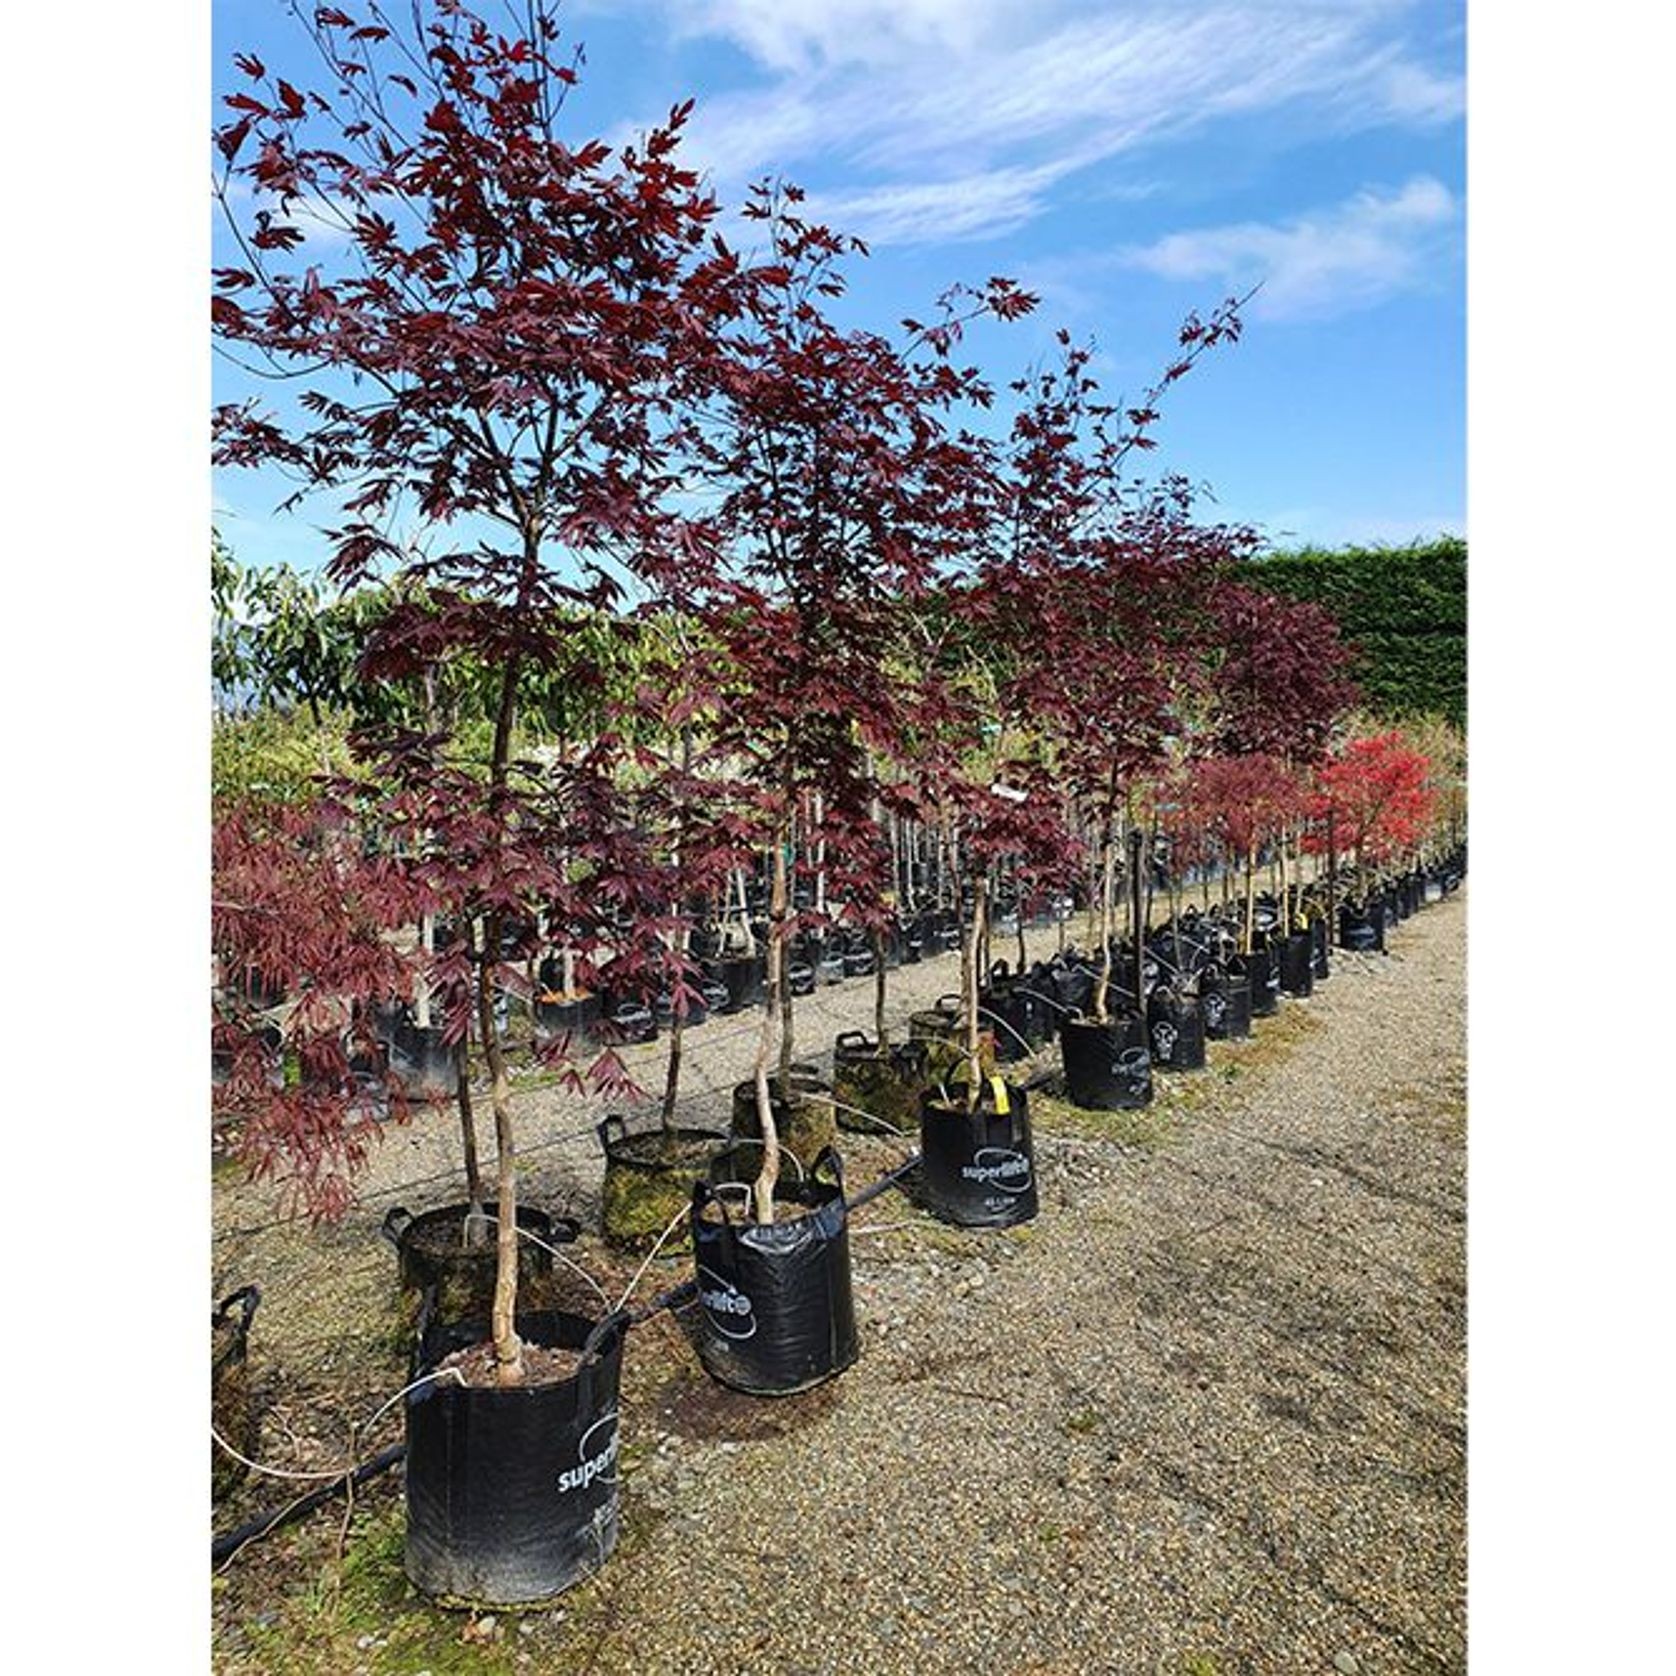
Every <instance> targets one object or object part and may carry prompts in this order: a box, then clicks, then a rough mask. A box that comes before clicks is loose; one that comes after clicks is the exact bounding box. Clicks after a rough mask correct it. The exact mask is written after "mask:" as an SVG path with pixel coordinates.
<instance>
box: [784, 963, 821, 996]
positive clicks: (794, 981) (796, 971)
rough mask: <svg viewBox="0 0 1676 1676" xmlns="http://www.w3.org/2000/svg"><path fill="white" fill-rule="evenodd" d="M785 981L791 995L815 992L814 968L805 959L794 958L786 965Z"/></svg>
mask: <svg viewBox="0 0 1676 1676" xmlns="http://www.w3.org/2000/svg"><path fill="white" fill-rule="evenodd" d="M786 983H787V985H788V986H789V987H790V989H791V992H792V994H793V995H813V994H814V993H815V969H814V967H813V966H811V965H810V964H809V962H808V961H806V960H794V961H792V963H791V964H790V965H789V966H787V967H786Z"/></svg>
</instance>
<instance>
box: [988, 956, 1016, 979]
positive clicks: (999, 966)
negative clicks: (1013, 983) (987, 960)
mask: <svg viewBox="0 0 1676 1676" xmlns="http://www.w3.org/2000/svg"><path fill="white" fill-rule="evenodd" d="M989 975H990V977H991V978H992V979H994V978H1010V977H1011V976H1012V975H1013V969H1012V967H1010V966H1009V965H1008V964H1007V963H1006V961H1004V960H997V961H994V962H992V963H991V965H990V968H989Z"/></svg>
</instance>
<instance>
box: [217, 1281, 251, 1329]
mask: <svg viewBox="0 0 1676 1676" xmlns="http://www.w3.org/2000/svg"><path fill="white" fill-rule="evenodd" d="M261 1301H262V1289H261V1287H260V1286H241V1287H240V1288H239V1289H238V1291H236V1292H229V1293H228V1294H227V1296H226V1297H224V1298H223V1299H222V1300H221V1302H220V1303H218V1304H217V1305H216V1306H215V1316H214V1319H215V1320H217V1321H221V1320H224V1319H225V1318H226V1315H227V1311H228V1310H230V1309H231V1308H232V1307H233V1305H234V1304H239V1305H242V1306H243V1310H244V1314H243V1316H242V1317H241V1319H240V1321H239V1331H240V1333H248V1332H249V1331H250V1323H251V1321H252V1320H253V1319H254V1318H255V1315H256V1306H257V1305H258V1304H259V1303H261Z"/></svg>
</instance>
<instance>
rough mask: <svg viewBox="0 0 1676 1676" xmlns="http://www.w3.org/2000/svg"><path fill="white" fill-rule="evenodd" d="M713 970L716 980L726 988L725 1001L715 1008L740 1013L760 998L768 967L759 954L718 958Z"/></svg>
mask: <svg viewBox="0 0 1676 1676" xmlns="http://www.w3.org/2000/svg"><path fill="white" fill-rule="evenodd" d="M715 970H716V981H717V982H718V983H720V984H722V985H724V986H725V988H726V989H727V1002H726V1004H725V1005H723V1006H721V1007H719V1008H717V1009H716V1010H717V1011H718V1012H723V1013H742V1012H745V1011H747V1010H748V1009H749V1008H751V1007H754V1006H756V1005H757V1004H758V1002H760V1001H761V1000H762V990H763V979H764V976H765V974H766V973H767V970H768V968H767V963H766V961H765V960H764V959H763V957H762V956H761V955H760V954H758V955H749V954H742V955H739V956H737V957H736V958H729V959H727V960H718V961H717V962H716V965H715Z"/></svg>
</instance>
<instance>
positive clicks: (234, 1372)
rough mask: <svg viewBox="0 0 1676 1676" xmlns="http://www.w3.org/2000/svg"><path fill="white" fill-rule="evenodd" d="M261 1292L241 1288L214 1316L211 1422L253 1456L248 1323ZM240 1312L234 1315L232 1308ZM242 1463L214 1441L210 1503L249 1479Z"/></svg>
mask: <svg viewBox="0 0 1676 1676" xmlns="http://www.w3.org/2000/svg"><path fill="white" fill-rule="evenodd" d="M261 1301H262V1293H261V1290H260V1289H259V1288H258V1287H255V1286H241V1287H240V1288H239V1289H238V1291H236V1292H234V1293H231V1294H230V1295H229V1296H227V1297H225V1298H223V1299H222V1300H221V1302H220V1303H218V1304H217V1305H216V1306H215V1309H214V1311H213V1312H212V1313H211V1315H210V1421H211V1423H212V1424H213V1425H214V1427H215V1429H216V1431H218V1432H219V1433H220V1434H221V1436H222V1437H223V1438H225V1439H226V1440H227V1442H228V1443H230V1444H231V1445H232V1446H233V1448H235V1449H236V1450H238V1452H239V1454H241V1455H251V1456H253V1455H255V1453H256V1446H257V1443H258V1441H259V1438H260V1433H261V1421H260V1417H259V1416H258V1415H257V1413H256V1405H255V1401H254V1399H253V1397H252V1393H251V1389H250V1369H249V1365H248V1352H249V1347H250V1323H251V1322H252V1321H253V1320H254V1319H255V1317H256V1306H257V1305H258V1304H259V1303H261ZM235 1305H236V1306H237V1308H238V1313H237V1314H236V1315H235V1314H234V1313H233V1311H234V1306H235ZM249 1473H250V1468H249V1467H247V1466H246V1465H245V1464H244V1462H243V1461H241V1460H237V1459H235V1458H234V1457H233V1456H232V1455H229V1454H228V1453H227V1451H226V1450H225V1449H223V1448H222V1447H221V1445H220V1444H218V1443H217V1442H216V1441H215V1440H214V1439H213V1438H212V1439H211V1440H210V1499H211V1500H212V1501H225V1500H226V1499H227V1497H228V1496H230V1495H231V1494H232V1493H233V1491H234V1490H236V1489H237V1488H238V1487H239V1485H240V1484H241V1483H243V1482H244V1480H245V1478H246V1477H247V1476H248V1475H249Z"/></svg>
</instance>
